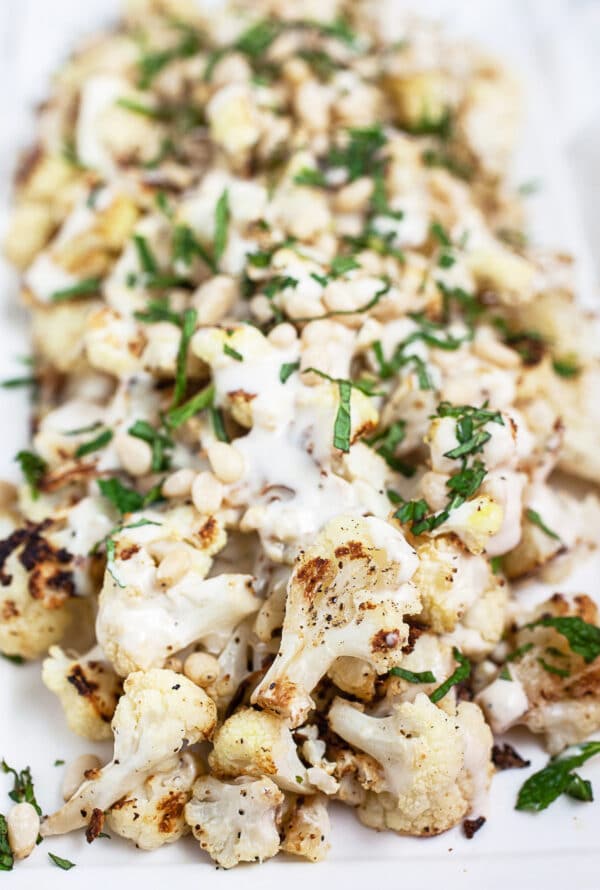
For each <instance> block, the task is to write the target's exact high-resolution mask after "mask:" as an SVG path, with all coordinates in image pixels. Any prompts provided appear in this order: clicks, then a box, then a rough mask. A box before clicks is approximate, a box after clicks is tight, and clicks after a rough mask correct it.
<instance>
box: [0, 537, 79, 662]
mask: <svg viewBox="0 0 600 890" xmlns="http://www.w3.org/2000/svg"><path fill="white" fill-rule="evenodd" d="M43 531H44V525H43V524H42V525H40V524H34V523H32V522H27V523H26V524H25V525H24V526H22V527H20V528H17V529H15V530H14V531H13V532H11V534H10V535H9V536H8V537H7V538H5V539H4V540H3V541H1V542H0V582H1V586H0V650H1V651H2V652H4V653H5V654H6V655H20V656H22V657H23V658H39V657H40V655H44V654H45V653H46V652H47V651H48V648H49V647H50V646H51V645H52V644H53V643H59V642H60V641H61V639H62V638H63V637H64V635H65V633H66V631H67V629H68V628H69V627H70V626H71V625H72V624H73V623H74V619H76V618H79V620H80V621H81V622H83V621H84V620H85V617H86V615H87V613H88V605H87V603H86V601H85V600H81V599H79V598H77V597H76V596H75V593H76V589H75V582H74V576H73V556H72V554H71V553H70V552H69V551H68V550H66V549H65V548H63V547H54V546H53V545H52V544H51V543H50V542H49V540H48V539H47V537H46V536H45V535H44V534H43Z"/></svg>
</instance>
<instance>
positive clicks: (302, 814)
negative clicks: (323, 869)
mask: <svg viewBox="0 0 600 890" xmlns="http://www.w3.org/2000/svg"><path fill="white" fill-rule="evenodd" d="M330 828H331V826H330V823H329V814H328V812H327V800H326V798H324V797H323V796H322V795H320V794H313V795H311V796H310V797H306V798H302V797H300V798H299V799H298V802H297V805H296V807H295V808H294V810H293V812H292V814H291V816H290V817H289V818H288V820H287V821H286V822H285V824H284V827H283V840H282V842H281V849H282V850H283V852H284V853H293V854H294V856H302V857H303V858H304V859H309V860H310V861H311V862H320V861H321V860H322V859H325V857H326V856H327V853H328V851H329V848H330V846H331V845H330V843H329V833H330Z"/></svg>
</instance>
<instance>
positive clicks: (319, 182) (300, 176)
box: [294, 167, 327, 187]
mask: <svg viewBox="0 0 600 890" xmlns="http://www.w3.org/2000/svg"><path fill="white" fill-rule="evenodd" d="M294 182H295V183H296V185H310V186H320V187H324V186H326V185H327V180H326V179H325V174H324V173H322V172H321V171H320V170H317V169H316V168H314V167H303V168H302V169H301V170H300V171H299V172H298V173H296V175H295V176H294Z"/></svg>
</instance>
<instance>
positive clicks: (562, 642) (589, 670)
mask: <svg viewBox="0 0 600 890" xmlns="http://www.w3.org/2000/svg"><path fill="white" fill-rule="evenodd" d="M544 618H550V619H567V620H568V619H571V620H572V621H573V622H574V623H575V624H578V623H579V626H580V627H581V624H580V622H586V623H587V624H588V625H592V628H597V627H598V626H600V620H599V618H598V609H597V606H596V605H595V603H594V602H593V601H592V600H591V599H590V598H589V597H587V596H584V595H581V596H575V597H573V598H572V600H569V599H567V598H565V597H564V596H562V595H561V594H558V593H557V594H555V595H554V596H553V597H551V598H550V599H549V600H546V601H545V602H543V603H541V604H540V605H539V606H538V607H537V608H536V609H535V610H534V611H533V612H532V613H530V614H529V615H528V616H527V618H526V619H525V620H526V623H524V624H523V626H521V627H520V628H519V629H518V630H517V631H516V633H515V634H514V635H513V636H512V637H511V640H510V643H511V644H512V646H513V647H514V648H513V651H512V653H510V654H509V656H508V659H507V661H506V663H505V664H504V666H503V668H502V670H500V672H499V673H498V676H497V677H496V679H494V680H493V681H492V682H491V683H490V684H489V685H487V686H486V687H485V688H484V689H483V690H481V692H479V693H478V695H477V701H478V703H479V704H480V706H481V707H482V708H483V710H484V712H485V715H486V717H487V719H488V721H489V723H490V725H491V727H492V729H493V730H494V732H496V733H502V732H506V730H508V729H510V728H511V727H512V726H516V725H523V726H526V727H527V728H528V729H529V730H530V731H531V732H534V733H536V734H541V735H543V736H544V741H545V743H546V747H547V749H548V750H549V751H550V752H551V753H552V754H557V753H558V752H559V751H561V750H562V749H563V748H565V747H566V746H567V745H575V744H577V743H578V742H581V741H583V740H584V739H586V738H587V737H588V736H589V735H590V734H591V733H593V732H596V731H597V730H598V729H600V668H599V666H598V658H597V657H596V658H593V657H592V659H591V661H586V660H585V659H584V657H583V656H582V655H580V654H578V653H576V652H574V651H573V650H572V649H571V648H570V646H569V643H568V640H567V638H566V637H565V636H564V635H563V634H561V633H559V632H558V630H557V629H556V628H554V627H552V626H543V625H542V626H536V627H531V628H529V627H528V624H529V623H530V622H535V621H537V620H540V619H544ZM592 628H590V629H589V631H588V634H590V633H591V634H594V630H593V629H592ZM584 631H585V628H584ZM592 655H593V652H592Z"/></svg>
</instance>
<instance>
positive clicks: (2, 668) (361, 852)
mask: <svg viewBox="0 0 600 890" xmlns="http://www.w3.org/2000/svg"><path fill="white" fill-rule="evenodd" d="M298 2H299V4H301V2H302V0H298ZM398 2H399V3H401V2H402V0H398ZM548 2H549V0H548ZM546 3H547V0H543V2H542V0H529V2H528V0H520V2H517V0H478V2H477V3H472V2H467V0H462V2H460V0H458V2H456V0H455V2H452V0H430V2H427V0H420V2H419V3H415V4H413V5H414V6H415V7H416V8H418V9H419V10H421V11H424V12H426V11H433V12H435V13H441V15H442V16H443V17H444V18H445V19H446V20H447V22H448V24H449V25H450V27H452V28H453V29H454V30H455V31H457V32H458V33H460V34H466V35H473V36H475V37H477V39H479V40H481V41H482V42H483V43H485V44H486V45H488V46H490V47H491V48H492V49H494V50H496V51H497V52H499V53H500V55H501V56H503V57H504V58H505V59H507V60H508V61H510V62H511V63H512V64H513V65H514V66H515V68H516V69H517V71H519V72H521V74H522V77H523V80H524V83H525V86H526V93H527V101H526V105H527V110H526V127H525V133H524V139H523V143H522V146H521V150H520V153H519V157H518V159H517V164H516V171H515V177H516V180H517V181H522V180H525V179H530V178H532V177H534V178H536V179H540V180H541V181H542V183H543V189H542V190H541V192H540V193H539V194H538V195H536V196H535V197H533V198H532V199H531V201H530V210H531V215H532V230H533V232H534V235H535V238H536V240H538V241H540V242H541V243H544V244H548V245H552V246H560V247H561V248H567V249H569V250H572V251H573V252H574V253H575V255H576V256H577V259H578V282H579V287H580V294H581V298H582V300H583V301H584V302H585V303H587V304H588V305H593V303H594V302H595V301H596V295H595V288H594V286H593V274H592V264H591V261H590V254H589V250H588V247H587V244H586V240H585V237H584V234H583V232H582V227H581V221H580V218H579V213H578V208H577V205H576V202H575V198H574V190H573V188H572V183H571V182H570V180H569V174H568V169H567V165H566V163H565V159H564V158H563V157H562V156H561V151H560V146H559V140H558V135H559V129H560V122H558V121H557V120H556V115H555V113H554V109H553V107H552V103H551V97H550V96H549V95H547V94H546V91H545V88H544V83H543V78H542V75H541V68H540V66H539V65H538V60H537V57H536V51H535V40H534V34H535V25H536V16H537V15H539V14H540V13H543V12H544V10H545V9H547V6H546ZM118 5H119V4H118V0H85V2H82V0H52V2H48V0H2V2H1V3H0V82H2V84H3V87H4V89H3V91H2V92H3V94H4V96H3V101H4V104H5V107H4V109H3V114H2V121H3V130H2V132H3V136H2V144H1V146H0V152H1V153H0V201H1V205H0V213H2V215H3V216H4V214H5V212H6V206H7V200H8V188H7V182H8V176H9V172H10V169H11V166H12V164H13V163H14V157H15V152H16V150H17V147H18V146H19V145H22V144H23V140H24V139H25V138H26V136H27V134H28V133H29V132H30V128H31V115H30V109H31V106H32V102H33V100H34V99H40V98H42V97H43V95H44V90H45V89H46V85H47V83H48V77H49V74H50V72H51V71H52V69H53V68H54V67H56V65H57V64H58V63H59V62H60V60H61V58H63V57H64V56H65V55H66V53H67V52H68V51H69V49H70V48H71V47H72V46H73V43H74V40H75V39H76V38H77V37H78V36H80V35H82V34H84V33H86V32H89V31H93V30H94V29H95V28H96V27H97V26H98V25H100V24H102V23H104V22H109V21H110V19H111V15H115V14H116V11H117V9H118ZM557 37H558V35H557ZM0 288H1V297H0V313H1V315H0V378H4V377H6V376H12V375H14V374H15V373H17V372H18V370H19V365H18V363H17V356H18V355H19V354H20V355H23V354H26V353H27V351H28V348H27V335H26V326H25V324H24V319H23V315H22V313H21V312H20V311H18V310H17V308H16V301H15V289H14V281H13V280H12V278H11V276H10V274H9V273H8V270H6V269H2V270H0ZM0 416H1V417H2V418H3V421H4V422H3V423H2V439H1V441H0V475H3V476H6V475H10V476H13V477H14V475H15V469H14V463H13V456H14V454H15V452H16V451H17V450H18V448H19V447H21V446H22V445H24V444H25V442H26V431H27V406H26V404H25V401H24V399H23V398H22V396H21V395H20V394H19V393H18V392H6V391H4V390H0ZM599 563H600V560H597V559H596V560H589V561H588V562H587V563H585V564H582V565H581V566H580V567H579V568H578V571H577V574H576V576H574V577H572V578H571V579H570V580H569V582H568V583H565V584H563V585H562V586H561V589H562V590H564V591H573V592H580V591H586V592H587V593H589V594H591V595H594V594H595V591H596V586H597V581H596V579H597V578H598V574H599V573H598V570H599V569H600V564H599ZM543 593H544V590H543V588H541V587H540V585H529V587H528V588H527V589H525V590H524V591H523V595H524V596H527V597H531V598H539V597H540V596H541V595H542V594H543ZM511 741H512V742H513V743H514V744H515V745H516V747H517V748H518V750H519V751H520V753H522V754H523V755H525V756H527V757H530V758H531V760H532V769H533V768H534V767H535V768H539V767H540V766H541V765H542V764H543V763H545V761H546V755H545V754H544V753H543V752H542V750H541V749H540V747H539V746H538V745H537V744H535V743H532V742H531V741H530V739H528V737H527V736H526V735H525V734H523V735H521V736H519V735H515V736H514V737H512V738H511ZM94 748H95V749H96V750H98V753H100V754H101V756H105V755H108V753H109V746H93V745H92V744H90V743H87V742H85V741H84V740H82V739H78V738H77V737H75V736H74V735H72V734H71V733H69V732H68V731H67V729H66V727H65V725H64V721H63V718H62V712H61V710H60V708H59V706H58V703H57V701H56V699H55V698H54V696H53V695H52V694H51V693H49V692H48V691H47V690H46V689H45V688H44V686H43V685H42V682H41V679H40V670H39V665H29V666H26V667H13V666H12V665H10V664H7V663H0V756H1V755H3V756H4V757H5V758H6V759H7V761H8V762H9V763H11V764H13V765H15V766H18V767H19V768H21V767H23V766H25V765H26V764H30V765H31V768H32V771H33V775H34V778H35V780H36V790H37V794H38V799H39V801H40V804H41V806H42V808H43V809H44V811H45V812H49V811H51V810H52V809H54V808H55V807H56V806H58V805H59V803H60V797H59V787H60V782H61V778H62V768H61V767H54V766H53V763H54V761H55V759H62V760H66V761H68V760H69V759H70V758H72V757H74V756H76V755H77V754H79V753H82V752H84V751H89V750H92V749H94ZM529 772H530V770H522V771H519V770H513V771H510V772H505V773H500V774H499V775H498V776H496V778H495V779H494V783H493V789H492V794H491V798H490V803H489V819H488V822H487V824H486V825H485V826H484V828H483V829H482V830H481V831H480V832H479V833H478V834H477V835H476V837H475V838H474V839H473V840H471V841H467V840H466V839H465V838H464V837H463V836H462V834H461V833H460V831H458V830H455V831H452V832H449V833H447V834H444V835H442V836H440V837H437V838H432V839H427V840H416V839H408V838H399V837H396V836H395V835H392V834H377V833H375V832H372V831H369V830H368V829H366V828H363V827H362V826H360V824H359V823H358V822H357V820H356V819H355V817H354V815H353V813H352V812H351V811H349V810H347V809H346V808H344V807H342V806H340V805H334V806H333V807H332V823H333V837H332V850H331V853H330V856H329V859H328V860H327V861H326V862H325V863H322V864H320V865H318V866H314V865H310V864H308V863H305V862H298V861H293V860H291V859H290V858H289V857H278V858H277V859H275V860H272V861H271V862H269V863H267V864H265V865H263V866H262V867H256V866H250V867H242V868H238V869H235V870H234V871H232V872H229V873H227V874H225V873H222V872H219V873H216V872H215V869H214V865H212V864H211V863H210V862H209V860H208V859H207V858H206V857H205V856H204V854H202V853H201V852H200V851H199V848H198V845H197V844H196V843H195V842H194V841H192V840H191V839H189V838H188V839H187V840H186V841H184V842H180V843H178V844H176V845H175V846H174V847H171V848H168V847H167V848H163V849H162V850H159V851H156V852H154V853H143V852H140V851H137V850H135V849H133V848H132V847H131V846H129V845H127V844H126V843H125V842H122V841H120V840H118V839H112V840H106V839H99V840H98V841H96V842H95V843H94V844H93V845H92V846H91V847H89V846H88V845H87V844H86V843H85V840H84V838H83V837H82V836H81V835H78V836H69V837H65V838H59V839H52V840H49V841H46V842H44V843H43V844H42V845H41V846H40V847H39V848H38V849H37V850H36V851H35V853H34V854H33V855H32V856H31V858H30V859H29V860H27V861H26V862H24V863H21V864H19V865H18V866H17V867H16V868H15V870H14V871H13V872H12V873H10V874H6V875H3V876H2V879H1V880H2V881H3V882H6V885H7V886H10V887H11V888H13V887H14V888H32V887H40V888H44V890H53V888H54V887H56V888H59V887H60V888H64V887H65V886H67V887H68V886H72V887H75V886H77V887H84V886H85V887H86V888H87V890H101V888H104V887H106V886H109V885H112V886H114V887H117V888H121V887H127V888H144V890H154V888H159V887H160V888H164V887H166V886H168V884H169V883H171V884H173V885H177V886H178V887H184V886H186V885H189V886H207V885H208V886H210V887H216V886H217V884H219V885H222V886H227V888H228V890H238V888H242V887H244V886H247V885H248V883H251V884H253V885H255V886H257V887H260V888H264V890H270V888H275V887H279V886H280V885H283V886H286V887H288V888H290V890H300V888H301V887H302V888H303V887H305V886H306V883H307V882H311V883H314V882H316V883H317V884H318V885H326V884H328V885H336V886H337V887H339V888H340V890H342V888H343V890H353V888H358V887H366V886H369V885H370V886H381V885H390V886H391V887H394V888H398V887H406V888H408V890H426V888H427V890H428V888H433V887H435V886H436V885H437V886H441V887H443V888H444V890H457V888H461V890H462V888H465V890H467V888H478V890H506V888H507V887H510V888H511V890H525V888H527V890H534V888H544V890H558V888H560V890H563V888H564V887H565V886H570V887H573V888H577V890H597V888H598V887H599V886H600V878H599V877H598V874H599V873H600V851H599V850H598V835H597V825H598V809H597V807H598V804H593V803H592V804H581V803H577V802H574V801H571V800H568V799H564V800H561V801H559V802H557V803H556V804H554V805H553V806H552V807H551V808H550V809H549V810H548V811H546V812H545V813H542V814H539V815H532V814H526V813H517V812H515V810H514V802H515V797H516V792H517V789H518V787H519V786H520V784H521V782H522V781H523V780H524V778H525V777H526V776H527V775H528V774H529ZM582 774H583V775H585V776H586V777H589V778H591V779H592V780H594V779H595V781H596V786H597V789H598V793H599V794H600V762H599V763H595V764H594V763H592V764H590V765H589V766H587V767H585V768H584V769H583V770H582ZM4 786H5V787H6V790H8V788H9V781H8V777H4V776H1V775H0V811H2V810H4V811H5V810H6V808H7V807H8V804H9V801H8V798H5V797H4V794H3V787H4ZM49 850H50V851H52V852H55V853H57V854H58V855H60V856H64V857H67V858H69V859H71V860H73V861H74V862H75V863H76V868H75V869H72V870H71V871H70V872H63V871H60V870H59V869H57V868H56V867H54V866H53V865H51V864H50V862H49V860H48V857H47V852H48V851H49Z"/></svg>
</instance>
